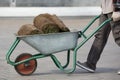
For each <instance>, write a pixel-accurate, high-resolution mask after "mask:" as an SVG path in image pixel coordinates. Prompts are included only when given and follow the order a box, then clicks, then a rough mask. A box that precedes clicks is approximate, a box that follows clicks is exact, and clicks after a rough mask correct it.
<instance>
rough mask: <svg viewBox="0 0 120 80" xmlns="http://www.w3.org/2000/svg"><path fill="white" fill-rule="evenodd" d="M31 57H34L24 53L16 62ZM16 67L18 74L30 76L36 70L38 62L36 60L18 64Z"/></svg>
mask: <svg viewBox="0 0 120 80" xmlns="http://www.w3.org/2000/svg"><path fill="white" fill-rule="evenodd" d="M30 57H32V55H31V54H28V53H23V54H21V55H19V56H18V57H17V58H16V60H15V62H19V61H22V60H25V59H28V58H30ZM14 67H15V70H16V72H17V73H19V74H20V75H23V76H28V75H31V74H32V73H33V72H34V71H35V70H36V68H37V61H36V59H34V60H30V61H27V62H24V63H21V64H18V65H16V66H14Z"/></svg>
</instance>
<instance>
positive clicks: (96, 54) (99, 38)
mask: <svg viewBox="0 0 120 80" xmlns="http://www.w3.org/2000/svg"><path fill="white" fill-rule="evenodd" d="M111 15H112V13H109V14H101V16H100V24H101V23H102V22H103V21H105V20H106V19H108V18H111ZM114 26H115V22H113V21H111V22H110V23H107V24H106V25H105V26H103V27H102V28H101V29H100V30H99V31H98V32H97V33H96V34H95V40H94V42H93V44H92V47H91V49H90V52H89V54H88V57H87V64H88V65H89V66H90V67H91V68H92V69H94V70H95V69H96V64H97V62H98V60H99V59H100V56H101V53H102V51H103V49H104V47H105V45H106V43H107V40H108V36H109V34H110V31H111V30H112V32H113V36H115V35H114V33H115V30H114ZM119 27H120V26H119ZM119 30H120V29H119ZM119 35H120V34H119Z"/></svg>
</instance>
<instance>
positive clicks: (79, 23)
mask: <svg viewBox="0 0 120 80" xmlns="http://www.w3.org/2000/svg"><path fill="white" fill-rule="evenodd" d="M92 18H93V17H72V18H68V17H67V18H66V17H61V20H62V21H63V22H64V23H65V25H66V26H67V27H68V28H70V30H73V31H74V30H81V29H83V28H84V26H86V25H87V24H88V23H89V21H90V20H91V19H92ZM33 19H34V18H33V17H29V18H28V17H27V18H24V17H21V18H10V17H7V18H0V80H120V75H117V71H118V70H119V69H120V62H119V61H120V48H119V47H118V45H116V43H115V42H114V40H113V37H112V34H110V37H109V40H108V42H107V45H106V46H105V49H104V51H103V53H102V55H101V58H100V60H99V62H98V64H97V69H96V72H95V73H88V72H87V71H85V70H83V69H81V68H79V67H76V70H75V72H74V73H72V74H66V73H64V72H62V71H60V70H59V69H58V68H57V67H56V66H55V65H54V63H53V62H52V60H51V59H50V58H49V57H47V58H42V59H38V60H37V61H38V66H37V69H36V71H35V72H34V73H33V74H32V75H30V76H21V75H19V74H18V73H17V72H16V71H15V69H14V66H11V65H9V64H7V62H6V59H5V56H6V53H7V52H8V49H9V48H10V46H11V44H12V43H13V42H14V40H15V38H16V36H15V35H14V33H17V31H18V30H19V28H20V27H21V26H22V25H23V24H33ZM97 26H98V21H96V22H95V24H93V27H92V28H90V29H89V31H88V32H86V33H87V34H89V33H90V32H91V31H92V30H94V28H95V27H97ZM93 40H94V37H92V38H91V39H90V40H89V41H87V42H86V43H85V44H84V45H83V46H82V47H81V48H80V49H79V50H78V52H77V60H79V61H81V62H84V61H86V58H87V55H88V52H89V50H90V47H91V45H92V42H93ZM80 41H81V40H78V43H80ZM21 53H31V54H35V53H37V51H36V50H34V49H33V48H31V47H30V46H29V45H27V44H26V43H24V42H22V41H21V42H20V43H19V45H18V46H17V48H16V49H15V50H14V52H13V53H12V55H11V59H12V60H13V61H14V60H15V58H16V57H17V56H18V55H20V54H21ZM55 55H56V56H57V58H58V59H59V60H60V61H61V63H62V64H64V63H65V62H66V52H65V51H64V52H60V53H56V54H55ZM71 57H72V54H71ZM71 59H72V58H71ZM71 61H72V60H71ZM71 65H72V62H70V66H68V67H69V68H70V67H71Z"/></svg>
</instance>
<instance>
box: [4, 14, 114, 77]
mask: <svg viewBox="0 0 120 80" xmlns="http://www.w3.org/2000/svg"><path fill="white" fill-rule="evenodd" d="M99 17H100V16H96V17H95V18H94V19H93V20H92V21H91V22H90V23H89V24H88V25H87V26H86V27H85V28H84V29H83V30H81V31H76V32H63V33H49V34H36V35H25V36H17V35H16V40H15V41H14V43H13V44H12V46H11V47H10V49H9V50H8V52H7V54H6V60H7V63H9V64H10V65H12V66H14V67H15V70H16V72H18V73H19V74H20V75H30V74H32V73H33V72H34V71H35V70H36V68H37V61H36V59H39V58H44V57H51V59H52V60H53V62H54V63H55V65H56V66H57V67H58V68H59V69H60V70H62V71H64V72H66V73H72V72H74V71H75V69H76V60H77V59H76V58H77V51H78V49H79V48H80V47H82V45H84V44H85V43H86V42H87V41H88V40H89V39H90V38H91V37H92V36H93V35H94V34H95V33H96V32H97V31H98V30H99V29H101V28H102V27H103V26H104V25H105V24H106V23H108V22H110V21H111V20H112V19H108V20H106V21H104V22H103V23H102V24H101V25H99V26H98V27H97V28H96V29H95V30H93V32H92V33H91V34H89V35H88V36H86V35H85V34H84V33H85V32H86V31H87V30H88V28H89V27H90V26H91V25H92V24H93V23H94V22H95V21H96V20H97V19H99ZM79 38H83V40H82V41H81V42H80V43H78V39H79ZM20 40H23V41H24V42H26V43H27V44H29V45H30V46H31V47H33V48H34V49H36V50H37V51H38V52H39V53H38V54H35V55H31V54H29V53H23V54H20V55H19V56H18V57H17V58H16V60H15V61H12V60H11V59H10V57H11V54H12V52H13V51H14V50H15V48H16V46H17V45H18V43H19V42H20ZM61 51H67V62H66V64H65V65H61V63H60V62H59V60H58V59H57V57H56V56H55V55H54V54H55V53H57V52H61ZM71 51H73V63H72V68H71V69H66V68H67V67H68V65H69V63H70V52H71Z"/></svg>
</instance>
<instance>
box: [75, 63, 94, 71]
mask: <svg viewBox="0 0 120 80" xmlns="http://www.w3.org/2000/svg"><path fill="white" fill-rule="evenodd" d="M76 65H77V66H78V67H80V68H82V69H85V70H87V71H88V72H91V73H94V72H95V70H94V69H91V68H90V67H89V66H88V65H87V64H86V63H81V62H79V61H77V63H76Z"/></svg>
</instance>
